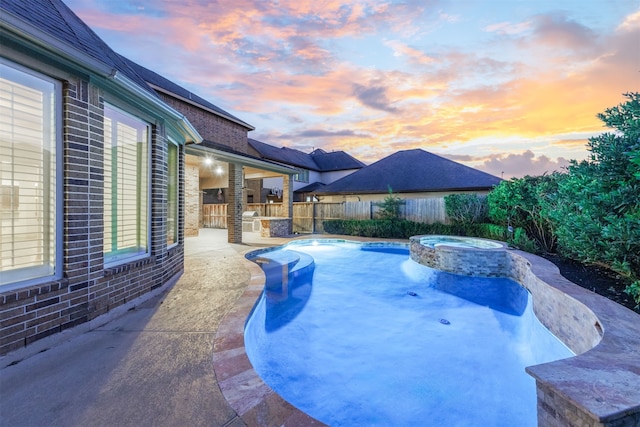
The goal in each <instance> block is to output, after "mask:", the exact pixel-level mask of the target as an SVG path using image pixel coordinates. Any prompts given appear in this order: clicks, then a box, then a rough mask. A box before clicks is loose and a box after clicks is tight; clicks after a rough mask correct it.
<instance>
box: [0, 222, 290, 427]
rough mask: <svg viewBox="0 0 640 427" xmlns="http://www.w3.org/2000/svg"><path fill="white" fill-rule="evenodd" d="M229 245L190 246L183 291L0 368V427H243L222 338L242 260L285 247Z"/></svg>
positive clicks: (210, 241) (194, 242)
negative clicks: (218, 344)
mask: <svg viewBox="0 0 640 427" xmlns="http://www.w3.org/2000/svg"><path fill="white" fill-rule="evenodd" d="M226 239H227V230H215V229H204V230H201V235H200V236H199V237H195V238H187V239H186V242H185V272H184V274H183V275H182V277H181V278H180V279H179V281H178V282H177V283H176V284H175V285H174V286H173V287H171V288H170V289H168V290H167V291H166V292H163V293H162V294H160V295H158V296H156V297H154V298H152V299H150V300H148V301H147V302H145V303H143V304H141V305H138V306H136V307H135V308H133V309H131V310H129V311H128V312H126V314H124V315H122V316H120V317H118V318H114V319H112V320H110V321H109V322H108V323H106V324H104V325H102V326H99V327H98V328H96V329H93V330H91V331H87V332H84V333H82V334H79V335H78V334H64V333H63V334H58V336H57V337H56V341H57V342H55V341H50V342H47V343H46V345H43V343H39V345H38V346H34V347H32V348H28V349H27V350H25V351H21V352H16V353H12V354H10V355H8V356H5V357H3V358H0V367H2V369H0V425H2V426H12V427H19V426H151V425H153V426H244V425H246V424H245V423H244V422H243V421H242V419H240V418H239V417H238V415H237V413H236V411H234V410H233V409H232V408H231V407H230V406H229V404H228V403H227V400H226V399H225V398H224V396H223V395H222V393H221V391H220V387H219V381H220V380H219V379H217V378H216V375H215V372H214V368H213V363H212V360H213V347H214V341H215V337H216V331H217V330H218V327H219V326H220V323H221V321H222V319H223V318H224V316H225V315H226V314H227V313H228V312H229V310H230V309H231V308H232V307H234V306H235V305H236V302H237V301H238V299H239V298H240V297H241V295H242V294H243V293H244V292H245V290H246V288H247V285H248V283H249V280H250V278H251V275H250V272H249V271H248V269H247V268H246V261H245V259H244V257H243V255H242V254H243V253H245V252H246V251H248V250H250V249H251V248H252V246H253V247H262V246H270V245H277V244H280V243H282V242H284V241H286V240H288V239H276V238H270V239H263V238H260V237H258V235H257V234H253V233H245V235H244V239H245V242H246V244H245V245H233V244H228V243H226ZM34 351H41V352H39V353H36V354H30V353H33V352H34ZM15 362H17V363H15ZM11 363H14V364H13V365H11V366H7V365H9V364H11Z"/></svg>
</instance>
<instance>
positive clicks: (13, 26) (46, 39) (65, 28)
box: [0, 0, 202, 142]
mask: <svg viewBox="0 0 640 427" xmlns="http://www.w3.org/2000/svg"><path fill="white" fill-rule="evenodd" d="M0 10H2V19H1V20H0V30H2V31H1V35H2V37H3V38H4V37H6V36H7V35H8V40H9V41H10V42H11V43H14V42H15V43H17V45H18V47H17V49H18V50H20V51H23V52H25V53H27V52H28V51H27V50H32V51H33V52H34V53H31V54H35V55H42V56H43V57H45V58H48V60H49V61H55V62H57V63H59V64H62V66H64V67H72V68H74V69H77V70H80V71H81V72H82V73H87V74H90V75H91V77H92V81H94V80H93V78H95V81H94V82H95V83H96V84H100V85H103V87H108V90H110V91H114V92H117V93H118V94H119V95H120V96H122V97H123V98H125V99H128V100H129V101H133V102H136V103H138V105H139V106H141V107H142V106H144V107H146V108H147V109H148V111H153V112H154V113H156V114H160V115H162V116H163V117H165V118H167V119H169V120H168V121H167V129H168V133H171V134H173V135H175V136H176V137H177V138H183V139H184V140H185V141H192V142H200V141H201V140H202V137H201V136H200V134H199V133H198V132H197V130H196V129H195V128H194V127H193V126H192V125H191V123H189V121H188V120H187V119H186V117H185V116H184V115H183V114H181V113H179V112H177V111H176V110H174V109H173V108H171V107H170V106H169V105H168V104H166V103H165V102H163V101H162V100H161V99H160V97H159V96H158V94H157V93H156V91H155V90H154V89H153V88H152V87H151V86H149V85H148V84H147V83H146V82H145V80H144V79H143V78H142V77H141V76H140V75H139V74H138V73H136V72H135V71H134V70H133V69H132V68H131V67H130V66H129V64H128V62H127V61H125V60H124V59H123V58H122V57H121V56H120V55H118V54H117V53H115V52H114V51H113V50H112V49H111V48H110V47H109V46H108V45H107V44H106V43H105V42H104V41H103V40H102V39H101V38H100V37H98V35H97V34H96V33H94V32H93V30H91V28H89V26H87V25H86V24H85V23H84V22H83V21H82V20H81V19H80V18H79V17H78V16H77V15H76V14H74V13H73V11H72V10H71V9H69V8H68V7H67V6H66V5H65V4H64V3H63V2H62V1H61V0H2V1H0ZM7 30H8V31H7ZM25 48H26V49H27V50H25ZM28 54H29V53H28ZM178 135H180V136H178Z"/></svg>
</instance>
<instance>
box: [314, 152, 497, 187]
mask: <svg viewBox="0 0 640 427" xmlns="http://www.w3.org/2000/svg"><path fill="white" fill-rule="evenodd" d="M500 182H501V179H500V178H498V177H496V176H493V175H490V174H488V173H485V172H482V171H479V170H477V169H473V168H471V167H468V166H465V165H462V164H460V163H456V162H454V161H452V160H449V159H445V158H444V157H440V156H438V155H435V154H432V153H429V152H427V151H424V150H421V149H415V150H405V151H398V152H397V153H394V154H392V155H390V156H388V157H385V158H384V159H382V160H379V161H377V162H375V163H372V164H371V165H369V166H366V167H364V168H362V169H360V170H359V171H356V172H354V173H352V174H351V175H347V176H346V177H344V178H341V179H339V180H337V181H335V182H333V183H331V184H328V185H327V186H326V187H324V188H322V189H319V190H318V194H378V193H387V192H388V191H389V187H391V190H392V191H393V192H394V193H419V192H436V191H472V190H474V191H477V190H488V189H491V188H492V187H493V186H495V185H498V184H499V183H500Z"/></svg>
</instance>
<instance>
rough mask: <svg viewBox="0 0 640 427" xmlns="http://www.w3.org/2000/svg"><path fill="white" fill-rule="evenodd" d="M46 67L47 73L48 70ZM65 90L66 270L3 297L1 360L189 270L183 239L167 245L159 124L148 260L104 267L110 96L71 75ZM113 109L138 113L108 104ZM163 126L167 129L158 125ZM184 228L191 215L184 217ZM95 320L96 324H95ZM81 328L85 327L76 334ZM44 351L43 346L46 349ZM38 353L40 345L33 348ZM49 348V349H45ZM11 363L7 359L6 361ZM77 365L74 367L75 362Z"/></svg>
mask: <svg viewBox="0 0 640 427" xmlns="http://www.w3.org/2000/svg"><path fill="white" fill-rule="evenodd" d="M46 67H47V66H46V65H43V68H46ZM64 75H65V76H66V77H65V79H66V81H65V82H64V85H63V111H62V112H61V114H62V115H63V140H62V141H59V143H60V144H64V145H63V165H62V170H63V179H62V181H63V183H62V185H63V198H62V200H60V202H61V203H62V204H63V214H62V215H63V221H62V223H63V229H62V230H59V233H61V234H62V236H63V250H62V252H60V253H57V254H56V256H58V257H62V259H63V267H62V272H61V275H60V277H61V278H60V279H59V280H49V281H43V282H40V283H38V284H33V285H29V286H23V287H20V288H17V289H13V290H10V291H1V292H0V355H2V356H4V355H7V354H9V353H12V354H15V353H14V351H16V350H20V349H23V348H25V347H26V346H29V345H30V344H33V343H36V342H38V341H40V342H41V343H42V341H41V340H42V339H44V338H47V337H51V336H53V335H54V334H57V333H58V332H61V331H65V330H69V329H71V328H74V327H76V326H80V325H85V326H87V327H89V325H90V324H92V323H94V324H95V322H99V321H100V318H99V317H100V316H102V315H104V314H107V313H111V314H114V313H117V312H118V310H120V311H124V310H126V309H127V308H129V307H132V306H134V305H135V304H136V303H137V302H138V301H141V300H143V299H144V298H147V297H149V296H150V295H153V293H155V292H159V291H160V290H161V289H162V288H163V287H165V286H168V285H170V284H172V283H174V282H175V281H176V280H177V278H178V277H179V276H180V274H181V272H182V270H183V259H184V255H183V246H182V242H183V240H184V235H183V234H182V232H181V233H180V235H179V236H178V242H179V243H178V244H176V245H173V246H171V247H167V235H166V233H167V222H166V217H167V215H166V213H167V212H166V209H167V203H166V200H167V173H168V168H167V166H166V158H167V146H166V144H167V140H166V137H165V130H164V128H163V127H162V125H161V124H156V125H155V126H152V142H151V147H150V148H151V156H152V162H151V163H152V168H151V182H152V185H151V187H152V188H151V197H150V202H151V218H150V221H151V240H150V249H149V255H148V256H147V257H145V258H143V259H138V260H136V261H134V262H129V263H124V264H121V265H118V266H115V267H112V268H105V265H104V255H103V231H104V226H103V210H104V206H103V203H104V198H103V191H104V187H103V178H104V164H103V153H104V137H103V117H104V115H103V111H104V101H103V96H104V93H103V92H102V90H101V89H99V88H97V87H95V86H93V85H92V84H90V83H89V82H88V81H86V80H83V79H80V78H74V77H72V76H69V75H68V73H67V72H65V73H64ZM109 99H110V100H111V103H112V104H115V105H117V106H118V107H120V108H122V109H125V110H132V111H136V110H135V107H131V106H129V105H127V104H126V103H119V102H117V99H115V98H113V97H111V98H109ZM157 123H161V120H158V121H157ZM183 162H184V150H183V148H181V149H180V169H179V177H180V182H181V185H180V190H179V191H180V194H179V197H180V200H184V190H183V187H184V173H185V171H184V166H183V164H184V163H183ZM178 224H179V226H178V229H179V230H182V228H183V224H184V210H183V209H181V210H180V212H179V215H178ZM94 320H95V322H94ZM74 329H75V330H78V328H74ZM41 345H43V344H41ZM30 348H33V347H30ZM45 348H46V347H45ZM5 362H7V363H11V358H5V359H4V360H3V363H5ZM70 363H71V361H70Z"/></svg>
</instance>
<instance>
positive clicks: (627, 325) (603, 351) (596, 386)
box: [213, 236, 640, 426]
mask: <svg viewBox="0 0 640 427" xmlns="http://www.w3.org/2000/svg"><path fill="white" fill-rule="evenodd" d="M305 239H309V238H308V237H306V238H305ZM326 239H333V240H334V241H335V240H339V241H347V242H348V241H353V242H358V243H362V242H374V243H375V242H380V243H381V244H386V243H390V244H398V243H404V242H407V241H406V240H402V241H399V240H385V239H364V238H363V239H361V238H356V237H352V236H348V237H347V238H343V239H335V238H330V237H327V238H326ZM326 239H325V237H318V238H317V240H326ZM295 240H301V239H292V241H295ZM312 240H313V238H312ZM275 246H281V245H274V247H275ZM270 249H271V248H270ZM253 251H255V248H252V249H248V250H247V251H245V252H244V253H243V255H246V254H247V253H249V252H253ZM505 252H506V253H507V254H509V256H510V257H512V258H514V259H519V263H520V264H521V266H524V267H525V270H529V272H530V273H531V275H532V276H533V278H529V279H528V280H533V282H535V283H534V284H533V285H532V284H529V286H541V287H542V289H545V287H548V289H549V290H550V291H551V292H558V291H559V292H561V293H563V294H565V295H567V296H568V299H569V300H573V301H575V304H579V305H583V306H586V307H587V308H588V310H590V311H591V312H593V314H594V315H595V317H596V318H597V322H598V327H600V328H601V331H602V338H601V340H600V342H599V343H598V344H597V345H596V346H595V347H593V348H592V349H590V350H588V351H585V352H584V353H582V354H579V355H577V356H575V357H571V358H568V359H563V360H559V361H555V362H550V363H546V364H541V365H534V366H529V367H527V368H526V371H527V372H528V373H529V374H530V375H531V376H533V377H534V378H535V379H536V384H537V387H538V423H539V425H549V426H550V425H558V426H559V425H564V424H568V423H569V422H573V421H575V420H579V421H580V422H583V423H584V424H581V425H585V426H591V425H593V426H596V425H611V426H613V425H614V423H615V425H638V423H640V315H639V314H637V313H635V312H633V311H631V310H629V309H627V308H626V307H623V306H621V305H620V304H617V303H615V302H614V301H611V300H609V299H607V298H605V297H603V296H600V295H597V294H595V293H593V292H591V291H589V290H587V289H584V288H582V287H580V286H578V285H576V284H574V283H572V282H570V281H569V280H567V279H565V278H564V277H563V276H562V275H560V271H559V269H558V268H557V267H556V266H555V265H554V264H553V263H551V262H550V261H548V260H546V259H544V258H541V257H539V256H536V255H533V254H529V253H526V252H522V251H517V250H510V249H505ZM521 266H520V267H521ZM245 267H246V268H247V270H248V271H249V273H250V279H249V282H248V285H247V288H246V289H245V291H244V293H243V294H242V296H241V297H240V298H239V299H238V301H237V302H236V304H235V306H234V307H233V308H232V309H231V310H230V311H229V312H228V313H227V314H226V316H225V317H224V319H223V320H222V323H221V324H220V327H219V328H218V330H217V332H216V337H215V341H214V348H213V366H214V372H215V375H216V378H217V381H218V384H219V386H220V390H221V391H222V394H223V396H224V397H225V399H226V400H227V402H228V403H229V405H230V406H231V408H233V409H234V410H235V411H236V413H237V414H238V416H239V417H240V418H241V419H242V420H243V421H244V422H245V423H246V424H247V425H248V426H267V425H269V426H270V425H282V426H324V425H325V424H323V423H322V422H320V421H318V420H316V419H314V418H313V417H311V416H309V415H307V414H306V413H304V412H302V411H300V410H299V409H297V408H296V407H294V406H293V405H292V404H290V403H289V402H287V401H286V400H284V399H283V398H282V397H281V396H280V395H278V394H277V393H276V392H275V391H273V390H272V389H271V388H270V387H269V386H268V385H267V384H265V383H264V382H263V381H262V379H261V378H260V377H259V376H258V374H257V372H256V371H255V370H254V369H253V366H252V365H251V362H250V361H249V358H248V356H247V354H246V352H245V348H244V327H245V323H246V320H247V318H248V317H249V315H250V313H251V312H252V310H253V308H254V306H255V304H256V302H257V301H258V299H259V298H260V296H261V295H262V293H263V289H264V285H265V282H266V277H265V275H264V273H263V271H262V270H261V269H260V267H259V266H258V265H257V264H255V263H254V262H251V261H249V260H248V259H246V258H245ZM521 273H522V272H521ZM521 284H522V285H523V286H525V287H527V288H529V287H528V286H527V285H525V284H523V283H521ZM536 299H537V298H536V296H535V295H534V309H535V308H536ZM575 320H576V321H577V320H578V319H575ZM543 323H544V322H543ZM585 390H587V391H589V393H585ZM594 396H595V397H594ZM621 420H625V421H627V420H629V421H630V422H631V423H634V422H635V424H618V423H619V422H620V421H621ZM634 420H635V421H634Z"/></svg>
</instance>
